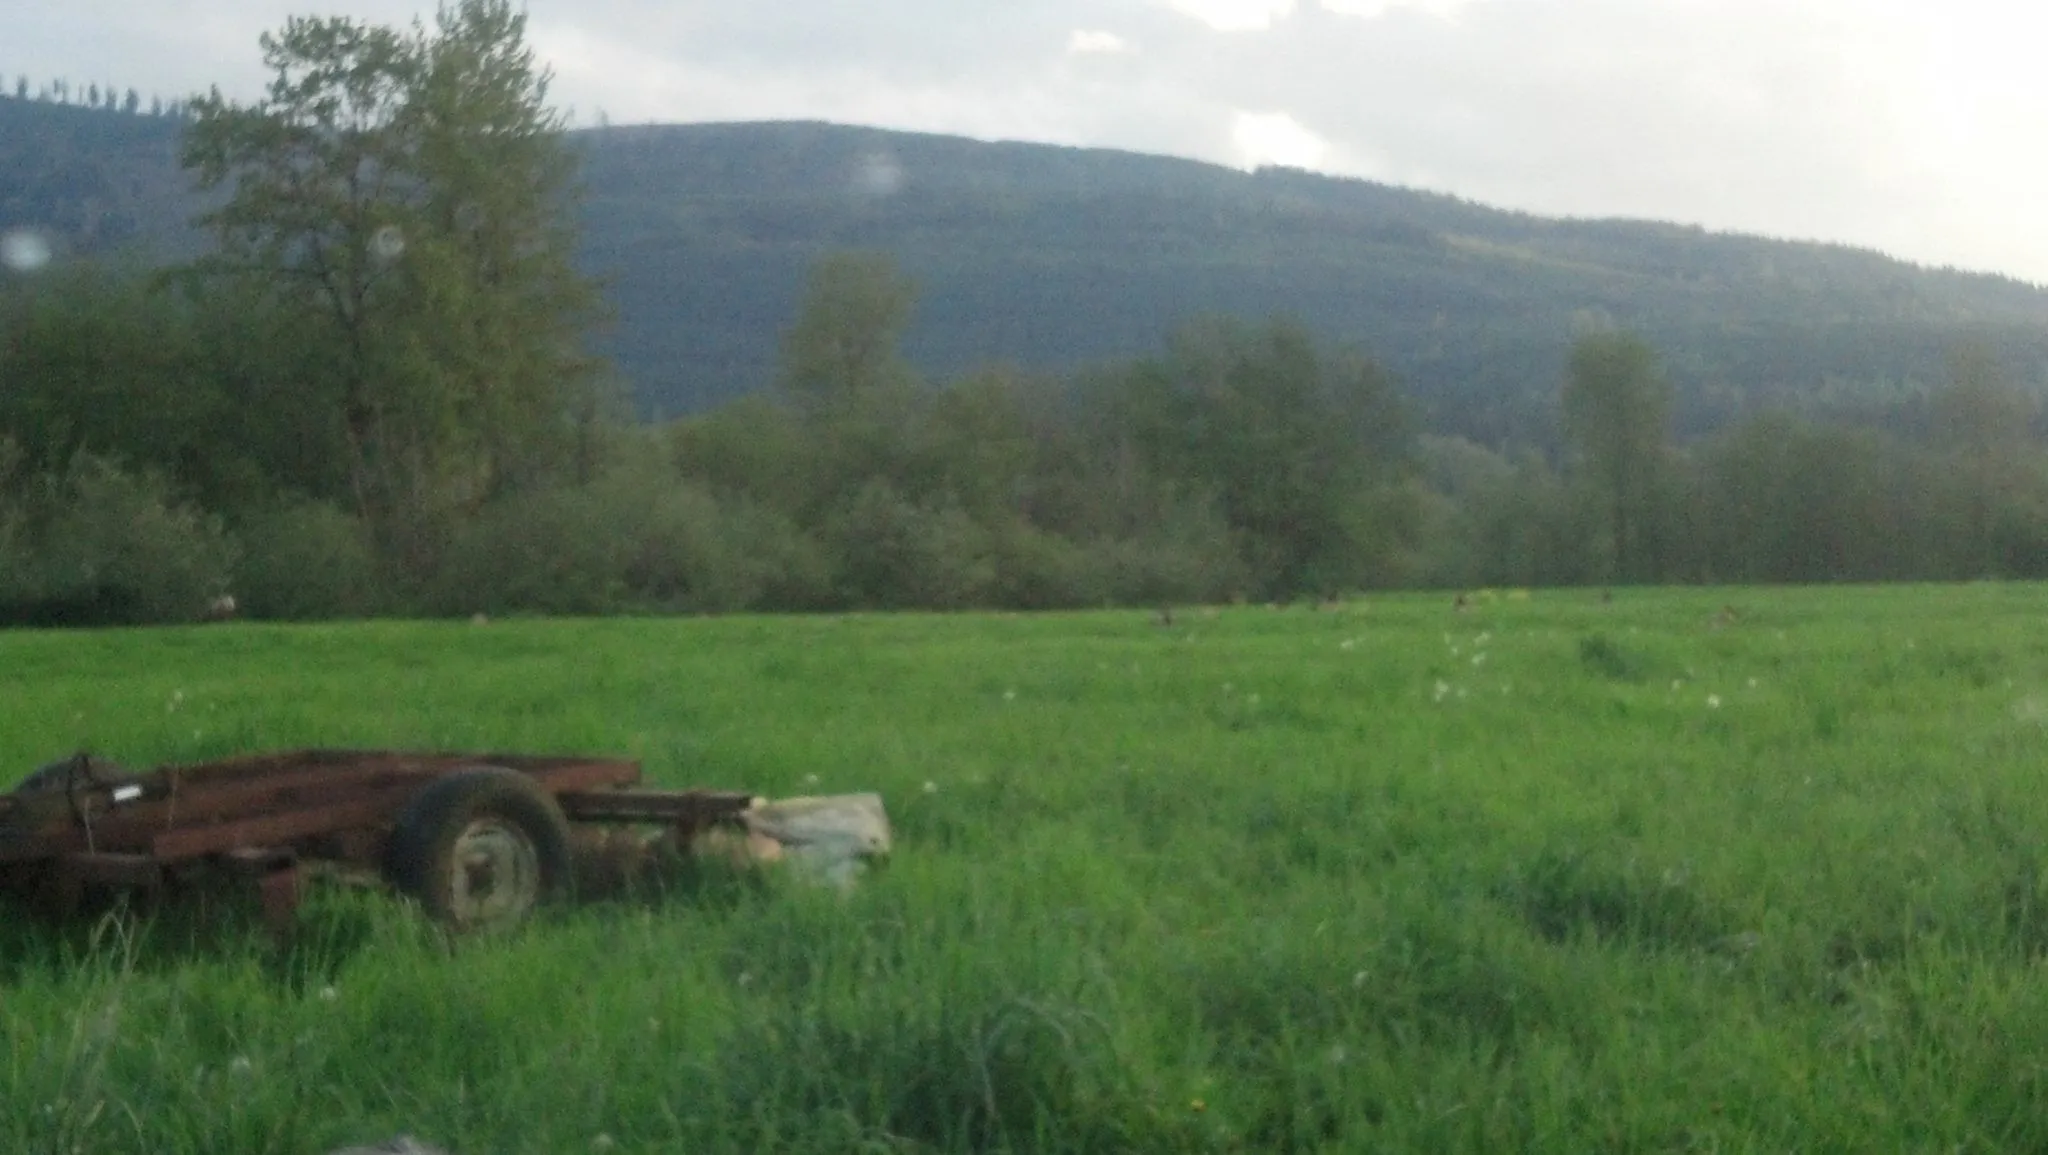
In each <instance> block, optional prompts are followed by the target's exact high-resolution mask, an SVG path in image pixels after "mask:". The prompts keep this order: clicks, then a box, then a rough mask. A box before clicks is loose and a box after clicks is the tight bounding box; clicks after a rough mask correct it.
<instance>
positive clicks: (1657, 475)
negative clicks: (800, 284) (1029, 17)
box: [0, 0, 2048, 624]
mask: <svg viewBox="0 0 2048 1155" xmlns="http://www.w3.org/2000/svg"><path fill="white" fill-rule="evenodd" d="M261 46H262V50H263V53H264V57H265V61H266V63H267V64H268V65H269V66H270V68H271V70H272V73H273V81H272V83H271V85H270V87H269V89H268V90H267V93H266V95H265V97H264V98H263V99H262V100H260V101H257V102H254V103H252V104H246V105H244V104H237V103H235V102H231V101H228V100H226V99H224V98H223V97H221V96H220V95H219V94H218V93H213V94H209V95H207V96H205V97H200V98H196V99H194V100H193V101H192V102H190V105H189V111H190V116H191V118H192V119H191V124H190V127H189V129H188V131H187V132H186V134H185V137H184V143H183V156H182V160H183V163H184V164H185V166H186V168H187V169H188V170H189V171H190V172H191V174H192V175H193V177H194V179H195V181H196V182H197V183H198V184H199V185H200V187H201V188H202V189H203V190H205V191H206V192H207V193H208V194H209V197H208V204H209V205H210V206H211V207H210V208H209V209H208V211H207V214H206V215H205V217H204V218H203V219H202V223H203V224H204V225H205V226H206V227H207V228H208V229H209V230H210V231H211V233H212V235H213V237H214V241H215V245H214V247H213V249H212V251H211V252H210V254H209V255H207V256H206V257H204V258H202V259H200V260H197V261H194V262H191V263H188V264H186V265H183V266H180V267H178V268H176V269H174V270H171V271H170V272H168V273H162V272H156V271H151V270H146V269H142V268H139V267H122V266H111V265H105V264H99V265H94V264H88V263H83V262H81V263H75V264H69V265H66V266H64V267H61V268H54V269H45V270H41V271H37V272H32V273H31V272H23V271H15V272H11V273H10V272H7V271H5V270H4V269H0V276H5V277H6V278H7V281H6V283H5V285H4V292H0V620H4V621H7V622H13V623H25V624H96V623H117V622H144V621H175V620H183V619H189V618H193V617H196V616H199V615H200V614H202V613H204V612H205V610H206V607H208V606H209V605H210V604H213V603H214V602H215V600H216V599H217V598H218V597H219V596H220V595H223V594H231V595H233V596H234V597H235V598H236V599H237V601H238V602H239V604H240V605H241V606H242V607H243V608H244V609H245V610H246V611H247V612H250V613H254V614H257V615H260V616H268V617H281V618H314V617H334V616H362V615H371V614H460V615H467V614H473V613H489V614H503V613H519V612H531V613H606V612H626V611H635V612H642V611H668V612H725V611H737V610H758V611H773V610H818V609H849V608H941V609H954V608H970V607H1010V608H1025V609H1038V608H1058V607H1085V606H1100V605H1137V604H1142V605H1161V604H1174V603H1192V602H1219V601H1225V600H1258V601H1281V600H1291V599H1297V598H1327V597H1333V596H1341V595H1344V594H1346V593H1350V592H1354V591H1359V590H1366V589H1378V588H1388V587H1401V586H1445V587H1451V586H1456V587H1470V586H1478V585H1515V586H1535V585H1558V584H1584V583H1602V584H1612V583H1625V582H1626V583H1648V582H1764V581H1837V580H1890V579H1944V578H1972V577H2037V576H2044V575H2048V518H2044V517H2043V516H2042V515H2043V514H2044V513H2048V456H2044V454H2043V453H2042V450H2041V446H2040V442H2039V440H2038V438H2037V437H2036V435H2035V426H2036V421H2037V413H2036V408H2035V405H2034V400H2033V396H2032V394H2030V393H2029V392H2027V391H2026V390H2024V389H2022V388H2019V387H2018V386H2016V385H2015V384H2014V383H2013V382H2012V381H2011V379H2010V378H2009V377H2008V376H2007V375H2006V373H2005V370H2004V368H2003V367H2002V366H2000V365H1999V364H1998V363H1997V362H1996V360H1995V359H1994V358H1992V357H1991V356H1989V355H1988V354H1986V353H1984V352H1983V351H1981V350H1975V349H1969V348H1964V349H1959V350H1958V351H1957V352H1956V354H1955V356H1954V357H1953V358H1952V359H1951V365H1950V373H1949V380H1948V382H1947V383H1946V384H1945V385H1944V386H1942V387H1941V388H1940V389H1937V390H1935V391H1934V392H1933V393H1932V394H1930V395H1927V396H1924V397H1914V398H1909V399H1905V400H1901V401H1899V402H1898V403H1897V404H1899V405H1911V406H1914V407H1915V408H1914V413H1915V417H1914V420H1911V421H1907V422H1903V423H1899V422H1893V423H1889V424H1888V423H1887V422H1884V421H1874V422H1863V423H1857V424H1850V423H1823V422H1817V421H1814V420H1811V419H1806V418H1799V417H1794V416H1791V415H1788V414H1784V413H1775V412H1768V411H1766V412H1759V413H1756V414H1753V415H1751V416H1749V417H1747V418H1745V419H1744V420H1742V421H1740V422H1739V423H1737V424H1734V425H1732V426H1730V427H1728V428H1725V429H1723V430H1721V431H1719V432H1717V433H1714V434H1713V435H1711V436H1708V437H1705V438H1699V439H1694V440H1691V441H1689V442H1687V443H1686V444H1683V445H1680V444H1676V443H1674V441H1673V439H1672V433H1671V429H1672V411H1673V406H1674V396H1673V391H1672V388H1671V386H1670V384H1669V383H1668V381H1667V380H1666V378H1665V377H1664V375H1663V373H1662V371H1661V369H1660V366H1659V361H1658V356H1657V352H1656V350H1655V349H1654V348H1652V347H1651V346H1650V345H1649V344H1648V343H1646V342H1645V341H1644V340H1642V339H1641V338H1639V337H1636V336H1633V335H1631V334H1628V333H1623V332H1616V331H1608V330H1597V331H1590V332H1588V333H1586V334H1584V335H1582V336H1581V337H1579V338H1578V339H1577V340H1576V342H1575V343H1574V344H1573V345H1572V348H1571V353H1570V356H1569V359H1568V361H1567V362H1566V363H1565V364H1563V365H1561V366H1559V371H1558V376H1557V380H1556V381H1555V382H1554V383H1553V385H1552V393H1553V395H1554V405H1553V410H1554V415H1555V421H1556V429H1555V430H1554V431H1552V430H1531V431H1530V436H1529V437H1528V438H1527V440H1526V442H1524V443H1523V444H1522V445H1521V446H1519V447H1518V446H1516V445H1514V444H1501V445H1493V446H1482V445H1479V444H1476V443H1474V442H1472V441H1470V440H1467V439H1464V438H1460V437H1456V436H1449V435H1444V434H1442V433H1440V432H1434V433H1433V432H1432V431H1430V430H1428V429H1424V428H1421V427H1419V425H1418V424H1417V421H1416V419H1415V416H1414V414H1413V412H1412V410H1411V408H1410V406H1409V405H1408V404H1407V403H1405V402H1404V399H1403V397H1402V395H1401V391H1400V389H1399V386H1398V383H1397V382H1396V381H1395V380H1394V379H1393V378H1392V377H1391V376H1390V375H1389V374H1388V373H1387V372H1386V371H1385V370H1384V369H1383V368H1381V367H1380V366H1379V365H1378V364H1376V363H1375V362H1374V361H1373V360H1372V359H1371V358H1370V357H1369V356H1367V355H1365V354H1364V353H1362V352H1358V351H1348V350H1338V349H1331V348H1327V347H1324V346H1322V345H1320V344H1319V343H1318V342H1317V341H1316V340H1315V339H1314V338H1313V337H1312V336H1310V334H1309V333H1308V332H1307V330H1306V329H1305V328H1304V327H1302V326H1301V325H1299V324H1296V323H1294V322H1291V321H1289V320H1287V319H1285V318H1274V319H1269V320H1265V321H1256V322H1254V321H1245V320H1238V319H1230V318H1210V319H1206V320H1201V321H1196V322H1193V323H1190V324H1187V325H1184V326H1182V327H1181V328H1179V329H1178V330H1176V331H1174V332H1172V333H1169V334H1165V335H1163V340H1162V347H1161V348H1160V349H1159V350H1158V351H1157V352H1156V353H1154V354H1152V355H1150V356H1147V357H1143V358H1139V359H1136V360H1131V361H1126V362H1120V363H1112V364H1105V365H1101V366H1099V367H1097V368H1094V369H1092V370H1088V371H1084V372H1079V373H1074V374H1069V375H1063V376H1058V377H1052V376H1043V375H1034V374H1030V373H1026V372H1023V371H1020V370H1016V369H1014V368H1007V367H1002V366H990V367H986V368H983V369H981V370H977V371H974V372H970V373H967V374H964V375H961V376H959V377H958V378H956V379H952V380H948V381H944V382H931V381H926V380H924V379H922V378H921V377H920V376H919V374H917V373H916V372H915V371H914V370H913V369H912V368H911V366H910V365H908V364H907V363H906V361H905V360H904V358H903V356H902V354H901V351H900V342H901V338H902V336H903V334H904V332H905V330H906V327H907V325H908V323H909V320H910V318H911V316H912V314H913V311H914V310H915V308H916V306H917V292H916V286H915V285H914V284H912V283H911V282H910V281H909V280H908V279H907V278H906V277H905V276H904V275H903V273H902V272H901V271H900V270H899V268H898V267H897V266H896V264H895V263H894V261H892V260H891V259H890V257H889V256H888V255H887V254H884V253H877V252H842V253H838V254H834V255H832V256H829V257H827V258H825V259H824V260H822V261H820V262H819V263H818V264H817V265H816V266H815V267H814V268H813V269H812V270H811V275H810V278H809V281H808V284H807V287H806V289H805V292H804V295H803V298H802V300H801V301H799V302H797V303H796V308H795V311H794V313H795V315H794V319H793V321H792V322H791V323H790V324H789V325H788V327H787V328H786V329H785V331H784V333H783V334H782V344H781V360H780V364H779V369H778V372H777V376H776V379H775V380H774V381H772V382H764V383H763V384H764V388H763V389H762V390H760V391H759V392H757V393H756V394H754V395H752V396H749V397H747V398H744V399H741V400H739V401H736V402H732V403H730V404H727V405H725V406H723V407H721V408H719V409H717V410H714V411H712V412H710V413H707V414H704V415H702V416H697V417H691V418H686V419H682V420H679V421H674V422H670V423H666V424H661V425H647V424H641V423H636V422H634V421H633V420H631V419H630V418H629V416H628V415H627V413H626V408H625V406H624V404H623V397H624V393H623V390H622V389H621V388H620V387H619V383H618V382H617V381H615V380H613V379H612V378H611V377H610V376H609V375H608V373H607V370H606V368H605V366H604V365H603V364H601V363H600V362H598V361H596V360H594V359H593V358H591V357H590V356H589V355H588V354H587V353H586V351H585V350H586V347H587V345H586V342H587V340H588V338H589V336H590V334H591V333H592V332H593V331H594V330H595V329H596V327H598V326H600V325H601V324H602V323H603V320H604V309H603V303H602V296H601V294H600V292H599V290H598V287H597V286H596V285H594V284H593V283H592V282H591V281H590V280H589V279H587V278H585V277H583V276H582V275H580V274H578V273H577V272H576V271H575V269H574V266H573V264H572V263H571V255H572V253H573V245H574V232H573V222H574V219H575V217H574V212H573V209H574V206H575V203H576V183H575V182H576V173H575V166H574V158H573V154H572V152H571V151H570V150H568V149H567V148H566V147H565V146H564V142H563V131H564V125H563V122H562V119H561V118H560V117H559V116H558V115H557V114H555V113H553V112H552V111H550V110H549V108H548V105H547V103H546V93H547V84H548V77H547V75H546V73H545V71H544V70H542V69H540V68H538V67H537V66H536V64H535V62H534V60H533V57H532V54H531V52H530V50H529V49H528V48H527V47H526V45H525V41H524V17H523V16H522V15H521V14H520V13H518V12H517V11H515V10H514V9H512V8H511V7H510V5H509V4H507V3H505V2H504V0H459V2H458V3H454V4H451V5H449V6H445V7H443V8H442V9H441V10H440V12H439V13H438V15H437V19H436V21H435V22H434V24H433V25H432V27H431V28H429V27H423V26H415V27H413V28H411V29H394V28H388V27H381V26H375V25H366V24H361V23H358V22H355V21H351V20H348V19H342V18H317V19H316V18H301V19H294V20H291V21H289V22H288V23H287V24H286V25H285V26H284V27H283V28H282V29H281V30H279V31H278V32H276V33H273V34H268V35H266V36H264V37H263V39H262V41H261ZM1892 427H1901V428H1906V429H1910V430H1923V431H1925V432H1924V434H1920V433H1911V434H1901V433H1899V432H1894V431H1890V429H1891V428H1892ZM1534 446H1546V447H1559V448H1554V449H1551V450H1550V451H1547V452H1546V451H1539V450H1538V449H1536V448H1532V447H1534Z"/></svg>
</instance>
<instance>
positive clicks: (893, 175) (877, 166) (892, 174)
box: [853, 152, 903, 197]
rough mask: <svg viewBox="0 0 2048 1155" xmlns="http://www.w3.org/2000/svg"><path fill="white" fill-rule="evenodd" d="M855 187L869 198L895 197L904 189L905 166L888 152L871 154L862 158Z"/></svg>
mask: <svg viewBox="0 0 2048 1155" xmlns="http://www.w3.org/2000/svg"><path fill="white" fill-rule="evenodd" d="M853 187H854V188H855V189H856V190H858V191H860V192H863V193H866V194H867V195H869V196H877V197H885V196H893V195H894V194H895V193H897V192H899V191H901V190H902V188H903V166H902V164H900V163H898V162H897V160H896V158H895V157H893V156H891V155H889V154H888V153H886V152H871V153H869V154H867V155H866V156H864V157H862V158H860V167H859V168H858V169H856V170H855V171H854V174H853Z"/></svg>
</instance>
